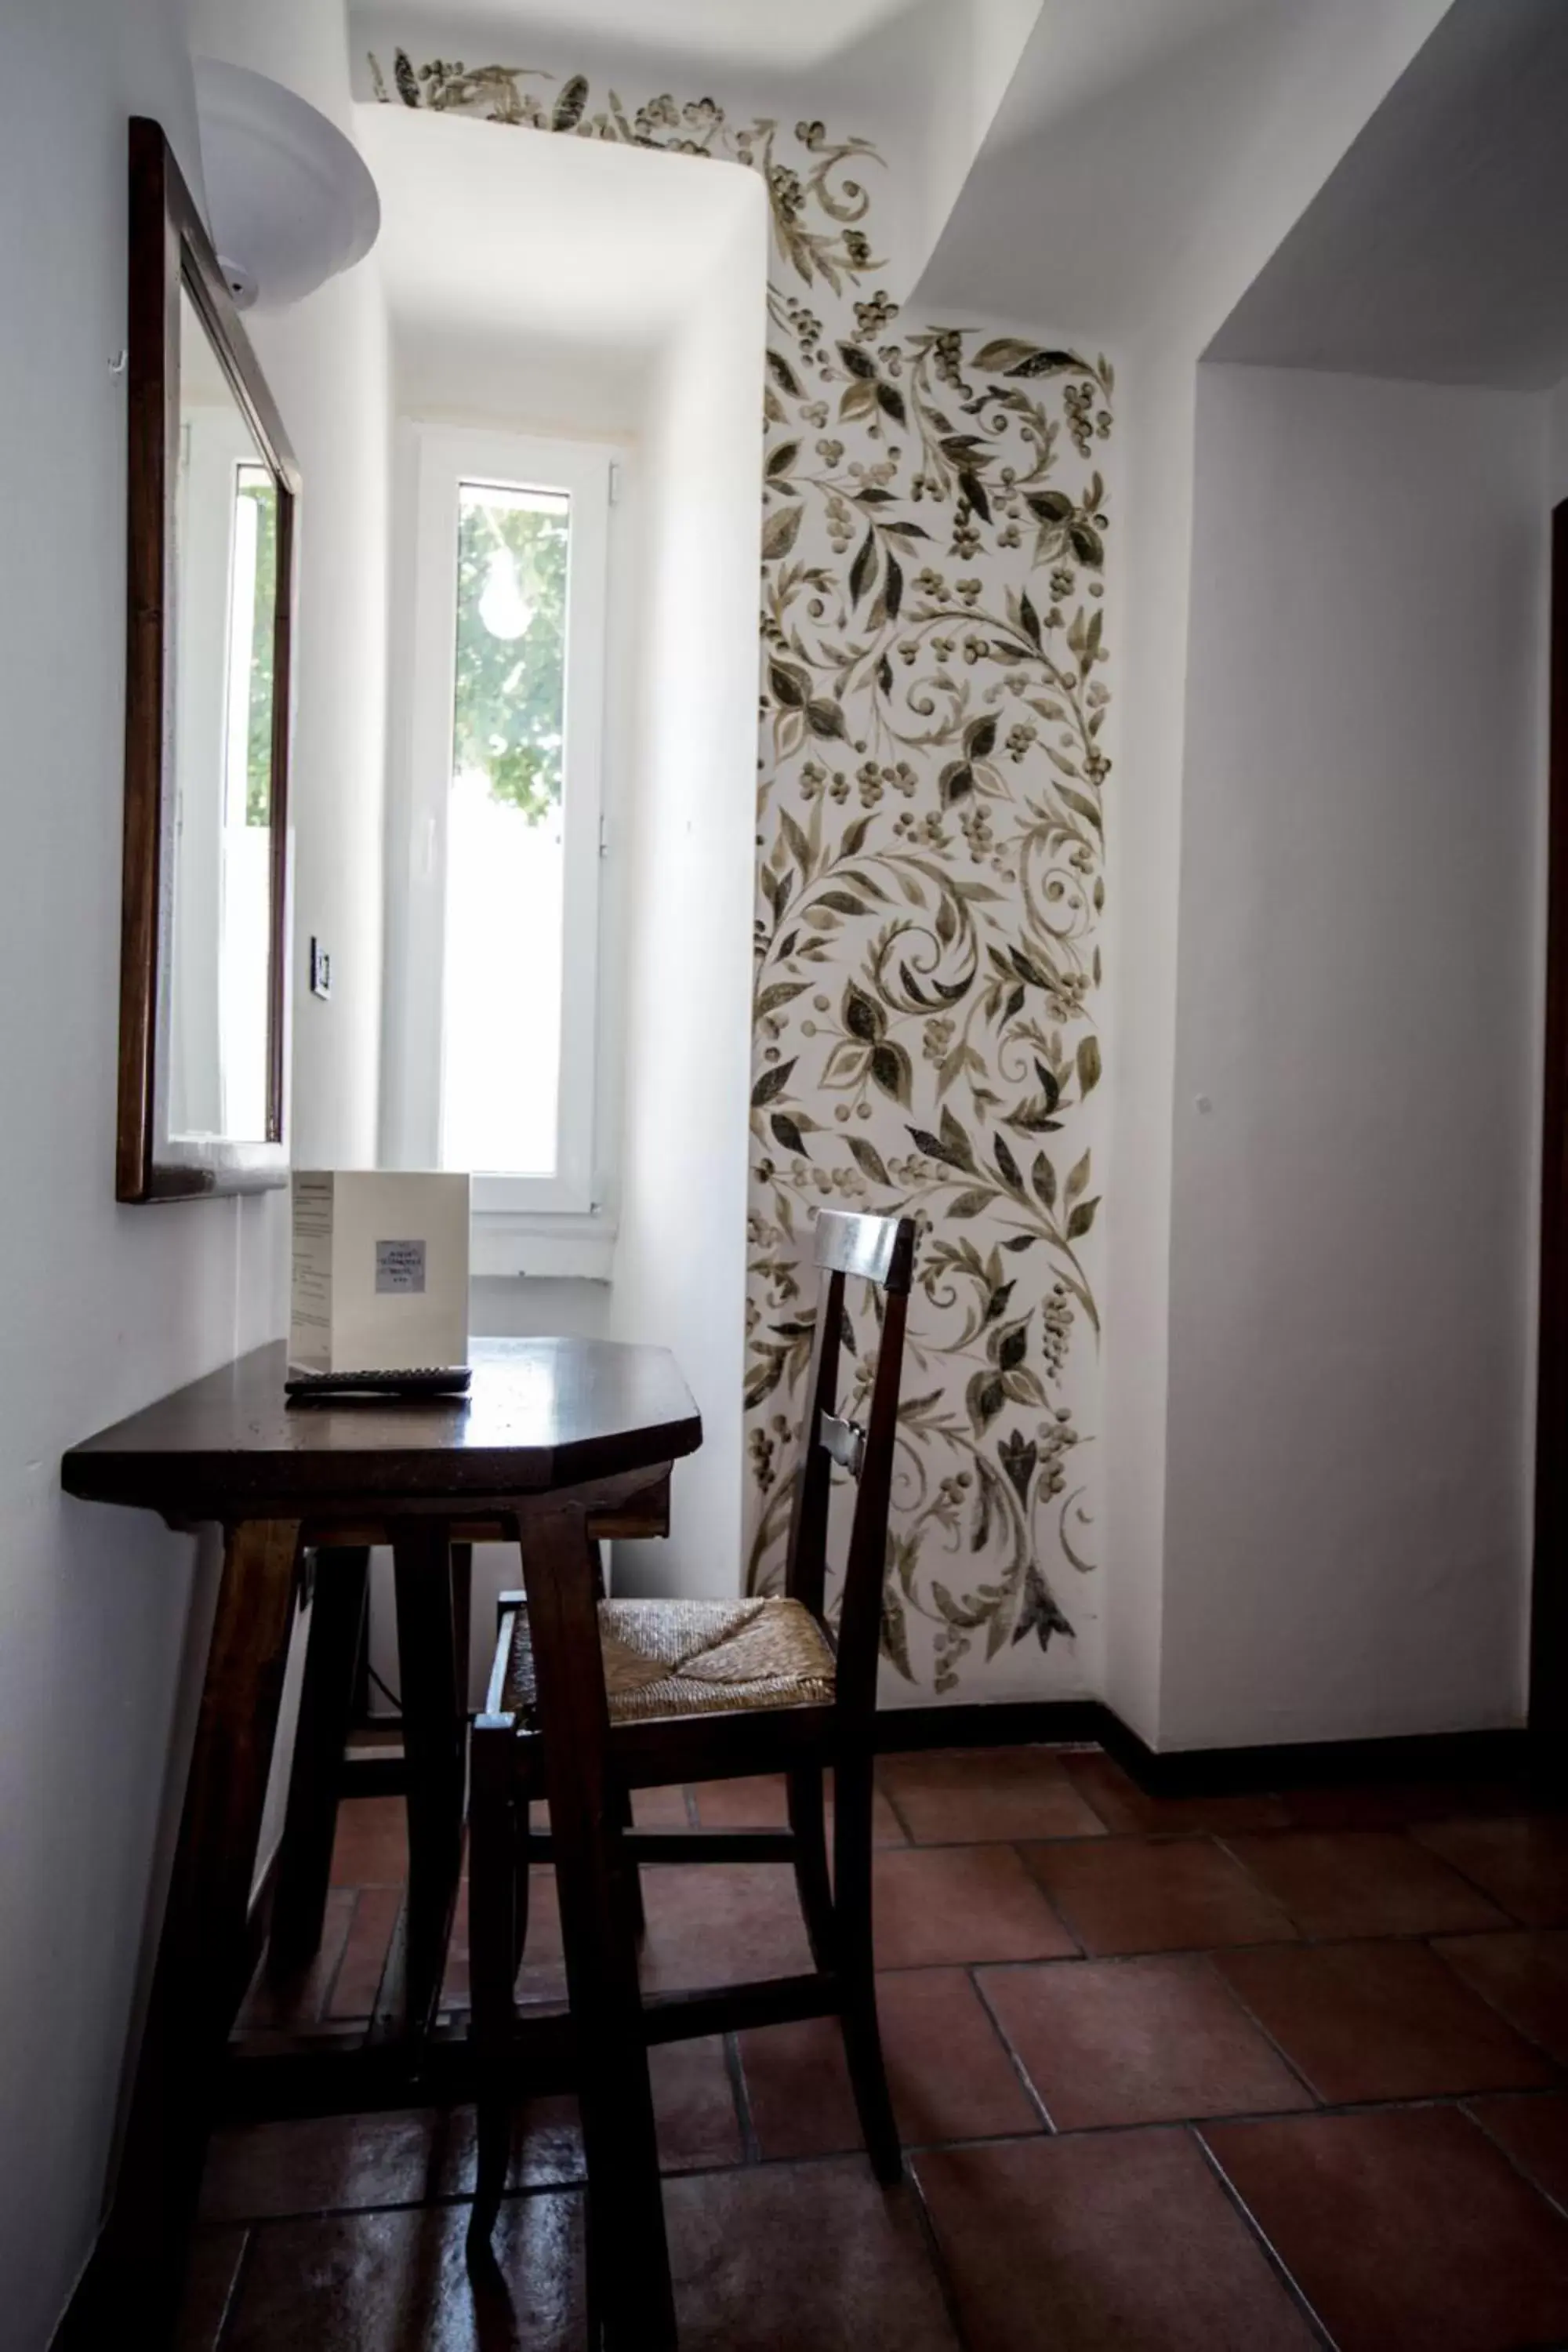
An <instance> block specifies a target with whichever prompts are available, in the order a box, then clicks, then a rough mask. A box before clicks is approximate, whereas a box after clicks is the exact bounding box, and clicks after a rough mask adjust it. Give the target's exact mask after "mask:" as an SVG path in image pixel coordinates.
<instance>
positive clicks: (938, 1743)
mask: <svg viewBox="0 0 1568 2352" xmlns="http://www.w3.org/2000/svg"><path fill="white" fill-rule="evenodd" d="M1085 1744H1092V1745H1094V1746H1096V1747H1100V1748H1104V1749H1105V1752H1106V1754H1107V1755H1108V1756H1110V1757H1113V1758H1114V1759H1115V1760H1116V1762H1117V1763H1118V1764H1120V1765H1121V1769H1122V1770H1123V1771H1124V1772H1126V1773H1128V1774H1130V1775H1131V1778H1132V1779H1133V1780H1136V1781H1137V1783H1138V1785H1139V1787H1140V1788H1141V1789H1142V1790H1143V1791H1144V1793H1145V1794H1146V1795H1148V1796H1151V1797H1197V1796H1226V1795H1233V1794H1234V1795H1237V1796H1240V1795H1251V1794H1255V1793H1257V1792H1258V1791H1261V1790H1269V1789H1302V1788H1331V1787H1334V1786H1337V1785H1342V1784H1343V1783H1344V1782H1346V1781H1351V1780H1373V1781H1375V1780H1521V1781H1522V1780H1524V1779H1525V1778H1526V1776H1527V1773H1528V1770H1529V1763H1530V1748H1529V1739H1528V1736H1527V1734H1526V1733H1525V1732H1523V1731H1451V1732H1435V1733H1423V1734H1419V1735H1415V1736H1412V1737H1408V1738H1390V1739H1313V1740H1305V1741H1302V1742H1300V1743H1289V1742H1288V1743H1285V1744H1283V1745H1281V1746H1279V1747H1268V1748H1258V1747H1254V1748H1178V1749H1174V1750H1171V1751H1169V1752H1165V1753H1162V1752H1161V1751H1160V1750H1158V1749H1157V1748H1151V1747H1149V1746H1148V1745H1147V1744H1146V1742H1145V1741H1143V1740H1142V1739H1141V1738H1139V1736H1138V1734H1137V1733H1136V1732H1135V1731H1133V1730H1131V1728H1130V1727H1128V1725H1126V1724H1125V1723H1123V1722H1122V1720H1121V1717H1120V1716H1119V1715H1118V1714H1116V1712H1115V1711H1114V1709H1113V1708H1111V1707H1109V1706H1106V1705H1105V1704H1104V1703H1103V1701H1101V1700H1100V1699H1093V1698H1086V1699H1017V1700H1011V1701H1007V1700H1004V1701H1002V1702H1000V1703H998V1704H997V1705H995V1706H984V1705H965V1706H900V1707H886V1708H884V1709H883V1710H882V1711H881V1713H880V1714H879V1716H878V1717H877V1748H878V1751H879V1754H881V1755H884V1756H895V1755H900V1754H913V1753H918V1752H919V1751H921V1750H922V1749H927V1748H1013V1747H1019V1748H1023V1747H1030V1746H1058V1747H1079V1746H1082V1745H1085Z"/></svg>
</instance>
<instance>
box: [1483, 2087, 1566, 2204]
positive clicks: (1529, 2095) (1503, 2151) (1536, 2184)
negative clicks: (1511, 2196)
mask: <svg viewBox="0 0 1568 2352" xmlns="http://www.w3.org/2000/svg"><path fill="white" fill-rule="evenodd" d="M1561 2095H1562V2094H1561V2092H1560V2091H1547V2092H1542V2091H1520V2092H1517V2093H1509V2092H1502V2091H1467V2092H1465V2093H1464V2095H1463V2096H1462V2097H1461V2098H1460V2100H1459V2103H1458V2104H1459V2112H1460V2114H1461V2115H1462V2116H1464V2118H1465V2121H1466V2122H1467V2123H1468V2124H1469V2125H1470V2126H1472V2127H1473V2129H1475V2130H1476V2131H1479V2133H1480V2135H1481V2137H1482V2138H1483V2139H1484V2140H1485V2141H1486V2142H1487V2143H1488V2145H1489V2147H1495V2148H1496V2150H1497V2152H1498V2154H1499V2155H1500V2157H1501V2158H1503V2160H1504V2161H1505V2163H1507V2164H1508V2165H1510V2167H1511V2168H1512V2169H1513V2170H1514V2171H1515V2172H1516V2173H1517V2174H1518V2175H1519V2177H1520V2179H1521V2180H1522V2181H1524V2182H1525V2183H1526V2185H1527V2186H1528V2187H1530V2188H1531V2189H1534V2191H1535V2193H1536V2195H1537V2196H1538V2197H1542V2198H1544V2199H1545V2200H1546V2202H1547V2204H1548V2205H1549V2206H1550V2207H1551V2208H1552V2211H1553V2212H1554V2213H1561V2214H1562V2216H1563V2219H1564V2221H1568V2196H1563V2197H1557V2196H1554V2195H1553V2194H1552V2190H1551V2189H1548V2187H1547V2186H1546V2183H1545V2182H1544V2181H1543V2180H1537V2179H1536V2178H1535V2175H1534V2174H1533V2173H1532V2172H1527V2171H1526V2170H1525V2168H1524V2166H1523V2163H1522V2162H1521V2159H1520V2158H1518V2157H1517V2156H1515V2154H1514V2152H1513V2150H1512V2148H1510V2147H1509V2146H1508V2144H1507V2142H1506V2141H1504V2140H1500V2139H1499V2137H1498V2136H1497V2134H1496V2132H1494V2131H1493V2130H1492V2129H1491V2126H1489V2124H1485V2123H1483V2122H1482V2120H1481V2118H1480V2116H1478V2115H1477V2114H1476V2113H1475V2112H1474V2110H1473V2109H1472V2107H1471V2105H1470V2104H1469V2103H1470V2101H1471V2100H1472V2099H1485V2098H1493V2099H1496V2098H1507V2097H1510V2096H1516V2097H1519V2098H1521V2099H1539V2098H1542V2097H1545V2098H1555V2097H1561Z"/></svg>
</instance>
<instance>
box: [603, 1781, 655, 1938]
mask: <svg viewBox="0 0 1568 2352" xmlns="http://www.w3.org/2000/svg"><path fill="white" fill-rule="evenodd" d="M611 1802H612V1804H613V1805H614V1808H615V1815H616V1828H617V1829H622V1830H629V1829H630V1828H631V1827H632V1826H633V1822H632V1792H631V1790H629V1789H617V1790H616V1792H615V1794H614V1797H613V1798H612V1800H611ZM626 1899H627V1902H628V1903H629V1905H630V1907H631V1915H632V1928H633V1932H634V1933H635V1934H637V1935H638V1936H641V1935H643V1934H645V1933H646V1932H647V1912H646V1911H645V1910H644V1909H643V1899H642V1873H641V1871H640V1870H639V1869H638V1868H637V1864H636V1862H635V1861H633V1859H632V1857H631V1856H630V1854H628V1855H627V1856H626Z"/></svg>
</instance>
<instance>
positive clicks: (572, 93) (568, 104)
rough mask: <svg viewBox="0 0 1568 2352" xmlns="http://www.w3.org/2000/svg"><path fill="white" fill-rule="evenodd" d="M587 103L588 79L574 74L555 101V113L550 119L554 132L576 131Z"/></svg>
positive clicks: (583, 75)
mask: <svg viewBox="0 0 1568 2352" xmlns="http://www.w3.org/2000/svg"><path fill="white" fill-rule="evenodd" d="M587 103H588V77H587V75H586V74H574V75H573V77H572V79H571V80H570V81H569V82H568V83H567V84H566V85H565V87H564V89H563V90H562V92H561V95H560V97H559V98H558V99H557V100H556V101H555V111H554V113H553V114H552V116H551V118H550V128H551V129H552V131H575V130H576V128H577V125H578V124H579V122H581V121H582V120H583V110H584V107H585V106H586V105H587Z"/></svg>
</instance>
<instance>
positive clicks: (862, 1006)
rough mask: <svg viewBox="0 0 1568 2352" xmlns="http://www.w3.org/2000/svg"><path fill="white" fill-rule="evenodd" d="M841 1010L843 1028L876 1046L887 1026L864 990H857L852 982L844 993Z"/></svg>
mask: <svg viewBox="0 0 1568 2352" xmlns="http://www.w3.org/2000/svg"><path fill="white" fill-rule="evenodd" d="M842 1010H843V1014H844V1026H845V1027H846V1029H847V1030H848V1032H849V1034H850V1035H851V1036H852V1037H859V1038H863V1039H864V1041H865V1042H866V1044H867V1045H875V1044H876V1042H877V1040H878V1038H879V1037H880V1036H881V1034H882V1032H883V1030H884V1029H885V1028H886V1027H887V1025H888V1024H887V1022H886V1020H885V1018H884V1016H883V1013H882V1008H881V1006H880V1005H879V1003H877V1001H876V999H875V998H874V997H870V996H868V995H867V994H866V992H865V990H864V989H861V988H857V987H856V985H855V982H853V981H850V982H849V983H848V984H847V987H846V989H845V991H844V1003H843V1008H842Z"/></svg>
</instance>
